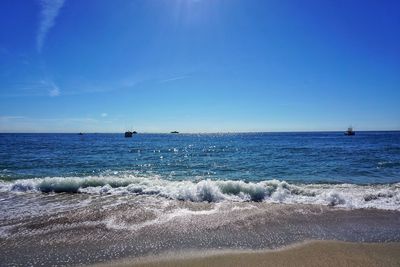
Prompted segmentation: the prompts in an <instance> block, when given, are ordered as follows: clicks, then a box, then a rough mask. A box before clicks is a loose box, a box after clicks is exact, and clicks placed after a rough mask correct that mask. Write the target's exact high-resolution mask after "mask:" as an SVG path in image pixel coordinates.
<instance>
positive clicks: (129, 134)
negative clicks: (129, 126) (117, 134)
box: [125, 131, 133, 137]
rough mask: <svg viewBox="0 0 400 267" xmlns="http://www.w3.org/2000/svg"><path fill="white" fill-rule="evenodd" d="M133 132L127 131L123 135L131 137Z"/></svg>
mask: <svg viewBox="0 0 400 267" xmlns="http://www.w3.org/2000/svg"><path fill="white" fill-rule="evenodd" d="M132 134H133V132H131V131H127V132H125V137H132Z"/></svg>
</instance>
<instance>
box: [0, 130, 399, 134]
mask: <svg viewBox="0 0 400 267" xmlns="http://www.w3.org/2000/svg"><path fill="white" fill-rule="evenodd" d="M342 132H345V130H315V131H309V130H304V131H302V130H300V131H237V132H236V131H221V132H178V133H171V132H147V131H144V132H137V134H175V135H176V134H251V133H253V134H255V133H342ZM355 132H400V129H398V130H357V131H355ZM79 133H83V134H123V133H125V132H124V131H122V132H91V131H90V132H85V131H83V132H79V131H71V132H1V131H0V134H79Z"/></svg>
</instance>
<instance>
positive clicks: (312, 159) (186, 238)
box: [0, 132, 400, 266]
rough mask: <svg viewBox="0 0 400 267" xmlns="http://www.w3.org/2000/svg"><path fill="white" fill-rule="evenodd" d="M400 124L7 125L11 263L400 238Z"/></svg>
mask: <svg viewBox="0 0 400 267" xmlns="http://www.w3.org/2000/svg"><path fill="white" fill-rule="evenodd" d="M399 222H400V132H357V134H356V135H355V136H351V137H349V136H344V135H343V133H341V132H329V133H243V134H137V135H135V136H134V137H133V138H124V136H123V134H84V135H82V136H80V135H77V134H0V256H1V263H0V265H2V266H3V265H4V266H28V265H29V266H39V265H40V266H54V265H62V266H76V265H81V264H90V263H98V262H106V261H109V260H112V259H120V258H123V257H138V256H145V255H150V254H158V253H163V252H168V251H171V250H172V251H182V250H215V249H217V250H218V249H271V248H272V249H273V248H277V247H282V246H285V245H288V244H292V243H296V242H302V241H305V240H310V239H329V240H332V239H333V240H343V241H356V242H399V241H400V227H399Z"/></svg>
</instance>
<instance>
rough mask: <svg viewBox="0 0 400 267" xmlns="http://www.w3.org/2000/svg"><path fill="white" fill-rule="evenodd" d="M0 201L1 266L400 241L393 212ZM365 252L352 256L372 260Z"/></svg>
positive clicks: (150, 200)
mask: <svg viewBox="0 0 400 267" xmlns="http://www.w3.org/2000/svg"><path fill="white" fill-rule="evenodd" d="M1 198H3V199H6V200H7V202H6V203H5V202H4V201H3V202H2V203H3V206H2V208H3V209H4V213H2V215H3V216H0V258H1V263H0V265H1V266H54V265H58V266H77V265H80V266H83V265H90V264H100V263H107V262H115V261H120V260H121V259H141V258H144V257H150V258H151V256H152V255H156V256H157V257H159V255H164V254H165V253H168V252H171V251H172V252H174V253H176V252H185V253H184V255H185V257H186V256H187V255H188V254H187V251H198V253H197V254H196V253H195V255H197V258H199V256H202V257H201V259H202V260H203V256H204V251H208V252H207V253H206V255H208V256H211V254H212V253H214V254H213V255H215V252H218V253H221V252H224V254H223V255H226V253H227V252H228V251H230V252H231V254H230V255H231V256H229V257H228V258H226V257H225V258H224V257H223V255H222V254H218V255H219V256H217V255H215V257H217V258H215V257H212V258H210V259H209V260H212V261H224V259H225V260H227V265H231V262H229V260H230V259H231V258H232V259H235V262H236V261H238V262H239V263H240V262H241V261H240V258H241V257H245V258H244V260H243V261H246V260H247V259H246V255H247V253H249V252H246V253H244V254H243V252H244V251H252V253H253V252H254V251H266V250H268V249H269V250H271V249H272V250H274V249H280V248H282V247H287V246H291V245H292V244H300V243H302V242H304V241H306V240H338V241H345V242H355V243H362V244H366V243H379V244H382V245H377V246H384V244H387V243H390V242H394V243H396V242H400V228H399V225H400V212H399V211H390V210H378V209H341V208H336V207H330V206H322V205H300V204H298V205H286V204H270V203H265V202H228V201H224V202H217V203H208V202H191V201H177V200H173V199H172V200H171V199H165V198H162V197H158V196H131V195H121V196H117V195H89V194H10V195H8V193H0V199H1ZM30 203H34V206H32V205H31V204H30ZM0 209H1V207H0ZM397 248H398V247H397ZM237 251H241V252H242V253H239V254H237ZM274 251H275V252H276V250H274ZM326 251H333V250H331V249H330V248H329V249H326ZM347 251H348V250H347V249H345V251H344V252H340V253H345V252H347ZM374 251H375V250H374ZM385 251H386V250H385V249H384V250H383V252H382V253H386V252H388V251H389V250H387V251H386V252H385ZM398 251H399V253H398V254H399V255H400V249H398ZM200 252H201V254H199V253H200ZM233 252H234V253H233ZM275 252H274V253H275ZM210 253H211V254H210ZM274 253H272V254H274ZM321 253H322V252H321ZM321 253H319V254H321ZM340 253H339V252H338V253H337V255H340ZM360 253H361V252H355V253H351V254H350V256H354V255H367V256H371V255H372V254H371V253H369V252H363V253H364V254H360ZM261 254H262V253H261ZM319 254H316V255H319ZM370 254H371V255H370ZM234 255H236V256H234ZM255 255H258V254H250V256H247V257H250V258H254V257H255ZM268 255H269V254H268ZM306 255H307V254H306ZM321 255H322V254H321ZM382 255H384V254H382ZM221 257H222V258H221ZM257 257H258V256H257ZM259 257H262V256H259ZM269 257H272V256H269ZM299 257H300V258H301V259H303V258H304V259H309V258H310V259H314V258H315V259H318V256H317V257H315V256H314V257H313V256H299ZM299 257H297V256H296V257H295V258H299ZM360 257H361V256H360ZM167 258H168V259H172V258H174V257H167ZM192 258H193V257H192ZM284 258H286V257H284ZM333 258H334V259H335V260H339V259H336V258H338V257H337V256H333ZM361 258H365V257H361ZM378 258H379V257H378ZM382 258H385V259H386V260H388V259H391V257H389V256H382ZM185 259H186V258H185ZM315 259H314V260H315ZM322 259H324V258H323V257H322ZM268 261H269V259H268ZM329 262H331V260H329ZM332 262H334V261H333V260H332ZM371 262H372V259H371ZM382 262H383V261H382ZM172 264H174V263H172ZM191 264H192V263H191ZM199 264H202V263H199ZM210 264H212V262H210ZM221 264H222V263H220V262H218V263H217V265H221ZM162 265H164V264H162ZM380 265H381V264H380Z"/></svg>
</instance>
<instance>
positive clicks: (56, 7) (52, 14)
mask: <svg viewBox="0 0 400 267" xmlns="http://www.w3.org/2000/svg"><path fill="white" fill-rule="evenodd" d="M64 2H65V0H41V1H40V6H41V11H40V23H39V29H38V32H37V35H36V44H37V50H38V51H39V52H41V51H42V47H43V44H44V41H45V39H46V35H47V33H48V31H49V30H50V29H51V27H53V26H54V24H55V19H56V18H57V16H58V13H59V12H60V9H61V7H62V6H63V5H64Z"/></svg>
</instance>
